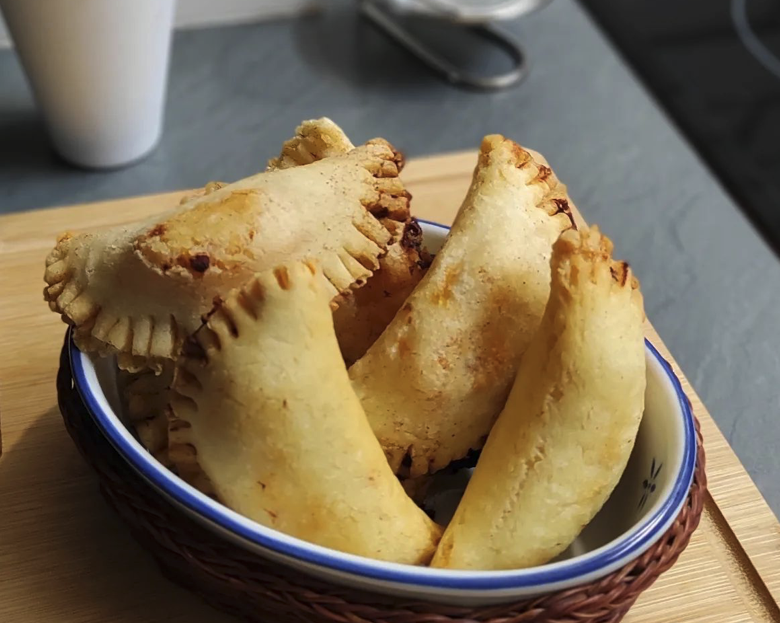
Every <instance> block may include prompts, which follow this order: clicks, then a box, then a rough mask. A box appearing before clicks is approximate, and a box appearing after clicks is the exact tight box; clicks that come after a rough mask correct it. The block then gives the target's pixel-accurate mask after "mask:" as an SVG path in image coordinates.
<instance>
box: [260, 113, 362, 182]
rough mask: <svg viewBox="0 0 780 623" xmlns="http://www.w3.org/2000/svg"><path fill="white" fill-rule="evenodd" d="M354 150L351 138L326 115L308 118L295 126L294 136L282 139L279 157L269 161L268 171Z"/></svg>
mask: <svg viewBox="0 0 780 623" xmlns="http://www.w3.org/2000/svg"><path fill="white" fill-rule="evenodd" d="M353 149H355V146H354V145H353V144H352V141H350V140H349V137H348V136H347V135H346V134H345V133H344V130H342V129H341V128H340V127H339V126H337V125H336V124H335V123H333V121H331V120H330V119H328V118H327V117H322V118H321V119H310V120H308V121H304V122H303V123H301V125H299V126H298V127H297V128H296V129H295V136H293V137H292V138H291V139H289V140H287V141H285V143H284V144H283V145H282V151H281V153H280V154H279V156H277V157H276V158H273V159H271V160H269V161H268V169H267V170H268V171H275V170H277V169H289V168H292V167H298V166H303V165H306V164H311V163H312V162H316V161H318V160H322V159H323V158H330V157H332V156H339V155H342V154H346V153H348V152H350V151H352V150H353Z"/></svg>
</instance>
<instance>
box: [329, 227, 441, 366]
mask: <svg viewBox="0 0 780 623" xmlns="http://www.w3.org/2000/svg"><path fill="white" fill-rule="evenodd" d="M382 223H383V224H384V225H385V227H387V228H388V229H389V230H390V232H391V233H392V235H393V240H392V242H391V244H390V245H389V246H388V247H387V254H386V255H385V256H383V257H382V258H381V259H380V260H379V270H378V271H376V272H375V273H374V275H373V277H371V279H369V280H368V282H367V283H366V285H365V286H363V287H362V288H360V289H359V290H356V291H355V292H354V294H353V295H352V296H351V297H349V298H348V299H346V300H345V301H343V302H342V303H341V304H340V305H339V306H338V309H336V311H334V312H333V323H334V325H335V327H336V335H337V336H338V340H339V345H340V346H341V353H342V355H343V356H344V361H346V362H347V365H352V364H353V363H354V362H355V361H357V360H358V359H360V358H361V357H362V356H363V355H364V354H365V353H366V351H367V350H368V349H369V347H370V346H371V345H372V344H373V343H374V342H376V340H377V338H379V336H380V335H381V334H382V331H384V330H385V328H386V327H387V325H389V324H390V322H391V321H392V319H393V317H394V316H395V315H396V313H397V312H398V310H399V309H401V307H402V306H403V304H404V302H405V301H406V299H407V298H408V297H409V295H410V294H411V293H412V291H413V290H414V288H415V286H416V285H417V284H418V283H419V282H420V280H421V279H422V278H423V276H425V273H426V271H427V270H428V267H429V266H430V263H431V258H430V255H429V254H428V252H427V251H426V250H425V248H424V247H423V246H422V230H421V229H420V225H419V224H418V223H417V221H416V220H414V219H412V218H410V219H409V220H408V221H407V222H406V223H398V222H397V221H394V220H392V219H390V218H385V219H382Z"/></svg>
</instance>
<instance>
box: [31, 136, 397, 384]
mask: <svg viewBox="0 0 780 623" xmlns="http://www.w3.org/2000/svg"><path fill="white" fill-rule="evenodd" d="M395 158H396V155H395V152H394V151H393V149H391V148H390V147H389V146H387V145H386V144H380V143H373V144H370V145H364V146H361V147H357V148H355V149H353V150H352V151H350V152H349V153H347V154H344V155H341V156H336V157H333V158H327V159H325V160H321V161H319V162H315V163H313V164H311V165H309V166H305V167H297V168H293V169H288V170H279V171H272V172H267V173H261V174H258V175H255V176H253V177H250V178H247V179H244V180H241V181H239V182H235V183H233V184H229V185H227V186H222V185H220V184H213V185H210V186H208V187H207V188H206V190H205V194H203V195H202V196H199V195H194V196H191V197H190V198H189V199H188V200H187V201H185V203H184V204H183V205H182V206H180V207H178V208H176V209H174V210H173V211H172V212H170V213H169V214H168V215H166V216H163V217H158V218H155V219H152V220H150V221H147V222H145V223H142V224H140V225H136V226H132V227H119V228H115V229H112V230H109V231H106V232H100V233H95V234H82V235H79V236H72V235H69V234H66V235H64V236H62V237H61V238H60V240H59V242H58V244H57V246H56V247H55V248H54V250H53V251H52V252H51V254H50V255H49V257H48V259H47V268H46V273H45V280H46V283H47V284H48V285H47V288H46V290H45V298H46V300H47V301H49V305H50V307H51V309H52V310H54V311H56V312H58V313H60V314H62V316H63V318H64V319H65V320H66V321H68V322H70V323H71V324H73V325H75V327H76V331H75V334H74V335H75V339H76V342H77V344H78V345H79V347H80V348H82V349H83V350H85V351H89V352H94V351H97V352H101V353H112V352H116V353H118V354H119V362H120V365H121V366H122V367H125V368H130V369H135V368H142V367H143V366H145V365H151V366H152V367H155V368H156V369H157V370H158V371H159V369H160V367H161V363H160V361H161V360H163V359H171V358H175V357H176V355H177V354H178V352H179V349H180V347H181V344H182V342H183V340H184V338H185V337H186V336H187V335H189V334H190V333H192V331H194V330H195V329H196V328H197V327H198V326H199V325H200V322H201V315H202V314H203V313H205V312H206V311H208V310H209V309H210V308H211V306H212V304H213V299H214V297H215V296H222V295H224V294H226V293H227V292H228V291H230V290H231V289H232V288H234V287H238V286H240V285H242V284H243V283H245V282H246V281H247V280H248V279H250V278H251V276H252V275H253V274H254V273H255V272H257V271H260V270H264V269H267V268H270V267H273V266H276V265H278V264H280V263H283V262H287V261H294V260H300V259H315V260H317V261H319V262H321V264H322V266H323V271H324V273H325V275H326V277H327V278H328V280H329V282H330V286H329V289H330V294H331V295H332V296H334V297H335V296H336V295H337V294H338V293H341V292H344V291H347V290H349V289H350V288H351V287H355V285H356V284H357V285H360V284H362V283H364V282H365V280H366V279H367V278H368V277H370V276H371V274H372V271H374V270H376V269H377V268H378V266H379V263H378V258H379V256H381V255H382V254H383V253H384V252H385V250H386V247H387V244H388V243H389V242H390V238H391V235H390V233H389V232H388V231H387V229H386V228H385V227H383V226H382V225H381V224H380V223H379V221H378V220H377V219H376V218H375V217H374V216H372V215H371V213H370V211H371V210H376V211H384V210H385V209H387V206H388V205H390V206H401V207H396V208H395V209H399V210H400V209H402V206H403V205H407V208H406V209H408V195H407V194H405V192H404V190H403V185H402V183H401V181H400V180H399V179H398V177H397V174H398V167H397V164H396V161H395Z"/></svg>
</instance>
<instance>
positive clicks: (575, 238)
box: [433, 228, 645, 569]
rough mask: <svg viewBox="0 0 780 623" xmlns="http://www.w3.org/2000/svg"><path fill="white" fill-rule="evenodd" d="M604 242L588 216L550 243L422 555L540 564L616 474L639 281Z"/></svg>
mask: <svg viewBox="0 0 780 623" xmlns="http://www.w3.org/2000/svg"><path fill="white" fill-rule="evenodd" d="M611 251H612V244H611V243H610V242H609V240H607V238H606V237H604V236H602V235H601V234H600V233H599V231H598V229H597V228H593V229H591V230H589V231H582V232H577V231H568V232H565V233H564V234H562V235H561V238H560V239H559V240H558V242H556V243H555V248H554V251H553V257H552V291H551V294H550V302H549V303H548V305H547V309H546V311H545V314H544V319H543V321H542V324H541V327H540V328H539V332H538V333H537V334H536V336H535V337H534V339H533V341H532V343H531V345H530V347H529V348H528V350H527V351H526V354H525V355H524V356H523V359H522V362H521V364H520V369H519V371H518V373H517V379H516V380H515V383H514V385H513V387H512V392H511V394H510V396H509V400H508V402H507V404H506V407H505V408H504V410H503V411H502V413H501V415H500V416H499V418H498V421H497V422H496V424H495V426H494V427H493V430H492V432H491V433H490V437H489V438H488V441H487V444H486V445H485V448H484V449H483V450H482V456H481V458H480V459H479V463H478V464H477V468H476V470H475V471H474V475H473V476H472V478H471V481H470V482H469V485H468V487H467V488H466V493H465V495H464V497H463V499H462V500H461V502H460V505H459V507H458V509H457V512H456V513H455V516H454V518H453V519H452V522H451V523H450V525H449V527H448V528H447V530H446V532H445V535H444V537H443V539H442V542H441V545H440V546H439V549H438V551H437V553H436V557H435V558H434V560H433V565H434V566H437V567H448V568H452V569H520V568H524V567H531V566H534V565H539V564H543V563H545V562H547V561H548V560H550V559H552V558H554V557H555V556H556V555H558V554H559V553H561V552H562V551H563V550H565V549H566V548H567V547H568V546H569V544H570V543H571V542H572V541H573V540H574V539H575V538H576V537H577V535H578V534H579V533H580V531H581V530H582V529H583V528H584V527H585V526H586V525H587V524H588V522H590V520H591V519H592V518H593V516H594V515H595V514H596V513H597V512H598V510H599V509H600V508H601V507H602V505H603V504H604V502H606V500H607V498H608V497H609V495H610V493H611V492H612V490H613V489H614V488H615V486H616V485H617V483H618V481H619V479H620V476H621V475H622V473H623V470H624V469H625V466H626V463H627V461H628V457H629V455H630V454H631V450H632V448H633V445H634V440H635V438H636V434H637V430H638V428H639V422H640V420H641V418H642V412H643V409H644V394H645V347H644V339H643V336H642V323H643V320H644V312H643V308H642V295H641V293H640V291H639V285H638V283H637V281H636V279H634V277H633V276H632V274H631V271H630V270H629V268H628V266H627V265H626V264H625V263H624V262H614V261H612V259H611V257H610V254H611ZM507 322H512V319H511V318H507Z"/></svg>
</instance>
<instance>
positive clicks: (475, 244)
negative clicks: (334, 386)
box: [349, 136, 572, 477]
mask: <svg viewBox="0 0 780 623" xmlns="http://www.w3.org/2000/svg"><path fill="white" fill-rule="evenodd" d="M571 226H572V220H571V212H570V207H569V202H568V198H567V196H566V190H565V187H564V186H563V185H562V184H560V183H559V181H558V180H557V178H556V177H555V175H554V174H553V172H552V171H551V170H550V168H549V167H547V166H544V165H541V164H539V163H538V162H536V161H535V160H534V158H533V157H532V156H531V155H530V154H529V153H528V152H527V151H526V150H524V149H523V148H521V147H520V146H519V145H517V144H515V143H513V142H512V141H510V140H508V139H505V138H503V137H501V136H489V137H486V138H485V139H484V141H483V143H482V148H481V152H480V155H479V162H478V165H477V168H476V171H475V173H474V179H473V182H472V185H471V188H470V190H469V193H468V195H467V196H466V199H465V201H464V204H463V206H462V208H461V210H460V212H459V214H458V217H457V218H456V220H455V223H454V225H453V227H452V230H451V232H450V235H449V237H448V239H447V241H446V242H445V244H444V246H443V248H442V249H441V251H440V252H439V253H438V254H437V256H436V258H435V260H434V261H433V264H432V265H431V267H430V269H429V270H428V273H427V274H426V275H425V277H424V278H423V279H422V281H421V282H420V283H419V285H418V286H417V287H416V288H415V289H414V291H413V292H412V294H411V295H410V296H409V298H408V299H407V301H406V303H405V304H404V305H403V306H402V307H401V309H400V310H399V312H398V313H397V314H396V316H395V318H394V319H393V321H392V322H391V323H390V325H389V326H388V327H387V328H386V329H385V331H384V332H383V333H382V335H381V336H380V337H379V339H378V340H377V341H376V342H375V343H374V344H373V345H372V346H371V348H369V350H368V352H367V353H366V354H365V355H364V356H363V357H362V358H361V359H360V360H359V361H358V362H356V363H355V364H354V365H353V366H352V367H351V368H350V371H349V373H350V378H351V379H352V384H353V387H354V388H355V391H356V393H357V394H358V397H359V398H360V400H361V402H362V404H363V407H364V409H365V410H366V414H367V415H368V419H369V421H370V422H371V426H372V428H373V429H374V432H375V434H376V435H377V437H378V438H379V441H380V443H381V444H382V447H383V448H384V450H385V453H386V455H387V458H388V461H389V463H390V465H391V467H392V468H393V470H394V471H395V472H397V473H399V475H401V476H403V477H406V476H410V477H416V476H419V475H422V474H425V473H429V472H435V471H437V470H439V469H442V468H444V467H446V466H447V465H448V464H449V463H450V462H451V461H453V460H456V459H460V458H462V457H464V456H466V454H467V453H468V452H469V450H470V449H474V448H478V447H481V446H482V444H483V443H484V440H485V438H486V437H487V434H488V432H489V431H490V427H491V425H492V424H493V421H494V420H495V418H496V416H497V415H498V413H499V412H500V410H501V408H502V407H503V405H504V402H505V401H506V398H507V395H508V393H509V389H510V387H511V384H512V381H513V379H514V376H515V373H516V371H517V366H518V364H519V359H520V356H521V355H522V353H523V352H524V351H525V349H526V347H527V346H528V343H529V342H530V340H531V337H532V335H533V334H534V333H535V331H536V329H537V328H538V326H539V322H540V321H541V318H542V314H543V312H544V307H545V303H546V302H547V298H548V296H549V292H550V263H549V262H550V255H551V253H552V244H553V242H554V241H555V240H556V239H557V238H558V236H559V234H560V233H561V232H562V231H564V230H566V229H568V228H570V227H571Z"/></svg>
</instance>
